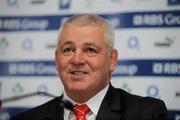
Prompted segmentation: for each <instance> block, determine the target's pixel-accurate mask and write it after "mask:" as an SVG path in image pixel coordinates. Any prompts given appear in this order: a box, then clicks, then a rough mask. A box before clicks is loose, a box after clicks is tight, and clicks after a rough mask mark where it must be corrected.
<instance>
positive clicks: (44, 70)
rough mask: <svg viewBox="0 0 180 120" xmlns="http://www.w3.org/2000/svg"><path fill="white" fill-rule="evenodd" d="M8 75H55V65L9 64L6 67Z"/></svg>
mask: <svg viewBox="0 0 180 120" xmlns="http://www.w3.org/2000/svg"><path fill="white" fill-rule="evenodd" d="M8 73H9V74H10V75H21V76H28V75H29V76H31V75H33V76H36V75H39V76H41V75H42V76H43V75H57V71H56V69H55V65H54V63H53V62H50V63H48V62H20V63H11V64H10V65H9V67H8Z"/></svg>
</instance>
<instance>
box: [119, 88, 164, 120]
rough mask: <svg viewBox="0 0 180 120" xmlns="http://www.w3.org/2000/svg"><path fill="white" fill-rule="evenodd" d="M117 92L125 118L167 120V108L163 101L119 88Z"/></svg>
mask: <svg viewBox="0 0 180 120" xmlns="http://www.w3.org/2000/svg"><path fill="white" fill-rule="evenodd" d="M116 91H117V92H118V93H119V95H120V100H121V101H120V102H121V105H122V108H123V110H124V114H125V115H124V116H130V118H136V116H141V117H142V119H146V118H148V119H149V118H151V119H152V120H153V119H157V118H159V120H161V119H163V120H165V119H167V108H166V105H165V103H164V101H162V100H161V99H157V98H152V97H143V96H139V95H134V94H130V93H128V92H126V91H124V90H122V89H117V88H116ZM161 117H162V118H161Z"/></svg>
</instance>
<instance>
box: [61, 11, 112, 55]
mask: <svg viewBox="0 0 180 120" xmlns="http://www.w3.org/2000/svg"><path fill="white" fill-rule="evenodd" d="M68 24H75V25H78V26H88V25H92V26H94V25H102V26H104V27H105V32H104V39H105V42H106V43H107V45H108V47H109V50H110V52H111V51H112V50H113V49H114V30H113V28H112V26H111V25H110V24H109V23H108V22H107V21H105V19H103V18H102V17H100V16H98V15H94V14H79V15H75V16H72V17H70V18H69V19H68V20H67V21H65V22H64V24H63V25H62V26H61V28H60V30H59V38H60V36H61V32H62V31H63V29H64V28H65V27H66V26H67V25H68Z"/></svg>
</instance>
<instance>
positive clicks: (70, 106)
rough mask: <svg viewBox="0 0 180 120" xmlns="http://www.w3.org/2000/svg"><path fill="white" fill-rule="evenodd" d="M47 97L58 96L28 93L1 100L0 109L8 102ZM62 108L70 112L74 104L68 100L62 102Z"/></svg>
mask: <svg viewBox="0 0 180 120" xmlns="http://www.w3.org/2000/svg"><path fill="white" fill-rule="evenodd" d="M36 95H37V96H39V95H41V96H47V97H52V98H55V97H56V96H55V95H53V94H50V93H47V92H33V93H28V94H24V95H19V96H15V97H9V98H5V99H2V100H0V109H1V106H2V104H4V103H7V102H11V101H17V100H21V99H25V98H28V97H32V96H36ZM59 105H60V106H61V107H64V108H67V109H69V110H72V109H73V104H72V103H71V102H69V101H68V100H63V99H61V100H60V104H59Z"/></svg>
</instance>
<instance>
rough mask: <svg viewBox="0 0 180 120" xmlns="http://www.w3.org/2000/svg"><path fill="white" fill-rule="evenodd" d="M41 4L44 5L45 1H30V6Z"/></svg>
mask: <svg viewBox="0 0 180 120" xmlns="http://www.w3.org/2000/svg"><path fill="white" fill-rule="evenodd" d="M43 3H45V0H32V1H31V4H35V5H37V4H38V5H39V4H43Z"/></svg>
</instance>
